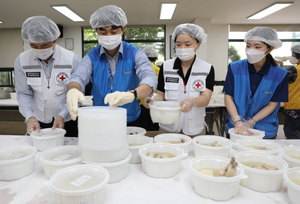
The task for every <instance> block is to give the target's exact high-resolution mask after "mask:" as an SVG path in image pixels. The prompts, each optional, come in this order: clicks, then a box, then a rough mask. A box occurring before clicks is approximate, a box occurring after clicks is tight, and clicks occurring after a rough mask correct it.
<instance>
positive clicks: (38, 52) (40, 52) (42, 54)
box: [31, 47, 54, 60]
mask: <svg viewBox="0 0 300 204" xmlns="http://www.w3.org/2000/svg"><path fill="white" fill-rule="evenodd" d="M31 50H32V52H33V53H34V55H35V56H37V57H38V58H40V59H41V60H46V59H48V57H50V56H51V55H52V54H53V52H54V50H53V47H49V48H46V49H34V48H31Z"/></svg>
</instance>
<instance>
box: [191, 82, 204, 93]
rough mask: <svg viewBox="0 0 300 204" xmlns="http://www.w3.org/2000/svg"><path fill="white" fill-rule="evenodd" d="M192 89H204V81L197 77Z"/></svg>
mask: <svg viewBox="0 0 300 204" xmlns="http://www.w3.org/2000/svg"><path fill="white" fill-rule="evenodd" d="M193 89H194V90H195V91H202V90H203V89H204V82H203V81H202V80H201V79H197V80H195V81H194V82H193Z"/></svg>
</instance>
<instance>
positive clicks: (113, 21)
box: [90, 5, 127, 28]
mask: <svg viewBox="0 0 300 204" xmlns="http://www.w3.org/2000/svg"><path fill="white" fill-rule="evenodd" d="M90 24H91V26H92V28H101V27H107V26H113V25H115V26H125V25H127V18H126V14H125V13H124V11H123V10H122V9H121V8H119V7H117V6H114V5H108V6H103V7H101V8H99V9H98V10H97V11H95V12H94V13H93V14H92V15H91V18H90Z"/></svg>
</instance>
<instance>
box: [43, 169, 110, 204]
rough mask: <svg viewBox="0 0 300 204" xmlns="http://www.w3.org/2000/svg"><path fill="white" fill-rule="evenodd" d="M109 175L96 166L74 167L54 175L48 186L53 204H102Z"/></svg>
mask: <svg viewBox="0 0 300 204" xmlns="http://www.w3.org/2000/svg"><path fill="white" fill-rule="evenodd" d="M108 181H109V173H108V171H107V170H106V169H104V168H103V167H101V166H96V165H87V164H84V165H74V166H69V167H67V168H64V169H61V170H59V171H57V172H56V173H54V174H53V175H52V177H51V179H50V182H49V186H50V189H51V190H52V191H53V192H54V195H55V203H56V204H65V203H76V204H77V203H78V204H79V203H89V204H102V203H104V200H105V194H106V188H105V186H106V184H107V182H108Z"/></svg>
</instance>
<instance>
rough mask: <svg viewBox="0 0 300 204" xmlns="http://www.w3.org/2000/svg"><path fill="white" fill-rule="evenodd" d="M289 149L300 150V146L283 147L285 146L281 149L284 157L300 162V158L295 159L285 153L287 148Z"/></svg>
mask: <svg viewBox="0 0 300 204" xmlns="http://www.w3.org/2000/svg"><path fill="white" fill-rule="evenodd" d="M287 149H297V150H299V151H300V147H298V146H294V147H283V148H281V150H280V154H281V156H282V157H283V158H284V159H287V160H289V161H291V162H294V163H297V164H300V160H299V159H294V158H292V157H290V156H288V155H286V154H285V150H287Z"/></svg>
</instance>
